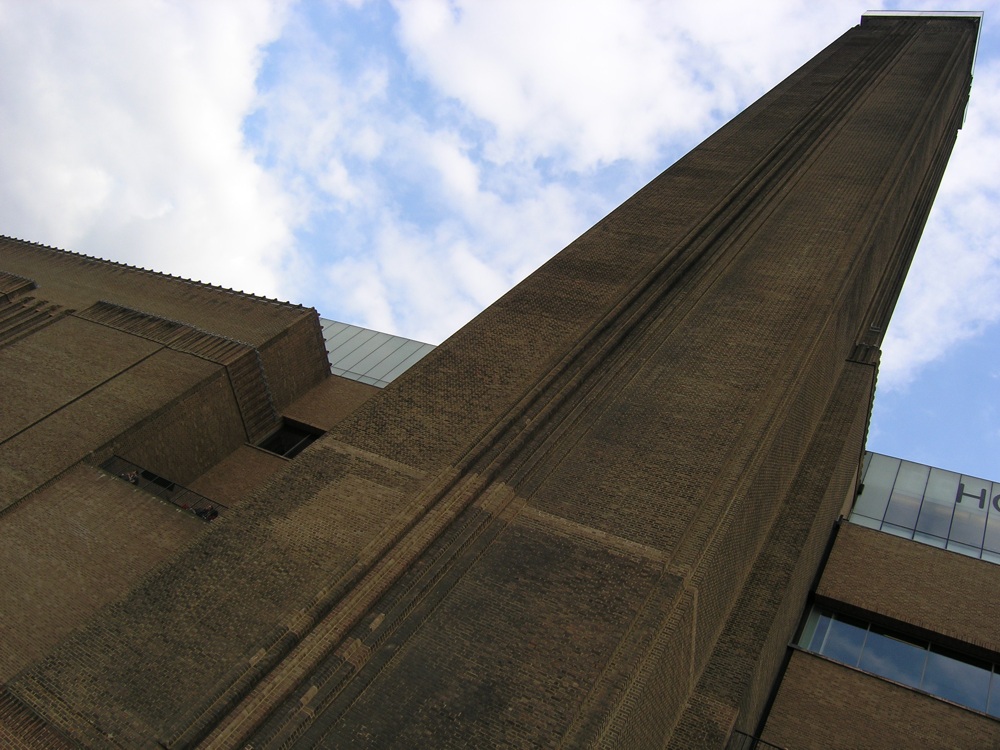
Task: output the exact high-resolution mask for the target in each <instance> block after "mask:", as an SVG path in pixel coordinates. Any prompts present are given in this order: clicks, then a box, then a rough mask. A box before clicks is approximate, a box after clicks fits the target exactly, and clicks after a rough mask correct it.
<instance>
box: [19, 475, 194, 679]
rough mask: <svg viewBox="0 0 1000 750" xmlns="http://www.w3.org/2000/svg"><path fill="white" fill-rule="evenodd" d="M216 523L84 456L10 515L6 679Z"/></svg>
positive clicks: (44, 652) (43, 653)
mask: <svg viewBox="0 0 1000 750" xmlns="http://www.w3.org/2000/svg"><path fill="white" fill-rule="evenodd" d="M205 527H206V524H205V523H204V522H203V521H200V520H198V519H197V518H195V517H194V516H192V515H191V514H189V513H183V512H181V511H179V510H177V509H176V508H174V507H173V506H172V505H169V504H167V503H164V502H163V501H161V500H158V499H156V498H154V497H153V496H151V495H149V494H147V493H145V492H142V491H141V490H138V489H136V488H135V487H133V486H132V485H130V484H128V483H127V482H124V481H121V480H119V479H116V478H113V477H111V476H109V475H107V474H105V473H103V472H101V471H99V470H97V469H95V468H92V467H89V466H85V465H77V466H75V467H73V468H72V469H70V470H69V471H68V472H66V473H65V474H64V475H62V476H61V477H59V478H58V479H57V480H56V481H54V482H53V483H51V484H49V485H48V486H47V487H46V488H45V489H44V490H42V491H41V492H38V493H36V494H35V495H34V496H33V497H32V498H31V500H30V502H27V503H24V504H22V505H20V506H18V507H17V508H16V509H15V510H14V511H13V512H11V513H9V514H7V515H6V516H4V517H3V519H2V523H0V580H2V581H3V585H2V586H0V632H2V633H3V637H2V638H0V684H3V683H5V682H7V681H8V680H10V679H11V678H12V677H13V676H14V675H15V674H16V673H17V672H18V671H20V670H21V669H23V668H24V667H26V666H28V665H29V664H32V663H33V662H35V661H37V660H39V659H41V658H42V657H43V656H45V654H47V653H48V652H49V651H50V650H51V649H52V647H53V646H55V645H56V644H57V643H58V642H59V641H60V640H62V638H64V637H65V636H66V635H68V634H69V633H70V632H72V631H73V630H74V629H75V628H77V627H79V626H80V625H82V624H83V623H84V622H86V620H87V619H88V618H89V617H91V616H92V615H93V614H94V613H95V612H97V611H98V610H99V609H100V608H101V607H102V606H104V605H106V604H108V603H109V602H112V601H114V600H115V599H117V598H118V597H120V596H123V595H124V594H125V593H127V592H128V591H129V590H130V589H131V588H132V587H133V586H134V585H135V584H136V582H137V581H138V580H139V579H141V578H142V576H143V575H145V574H146V573H147V572H148V571H150V570H152V569H153V568H154V567H156V566H157V565H158V564H160V563H161V562H163V561H164V560H167V559H171V558H172V557H174V556H175V555H176V554H177V553H179V552H180V551H181V550H183V549H184V548H185V547H186V546H187V545H188V544H189V543H190V542H191V541H192V540H194V539H196V538H197V536H198V535H199V533H201V532H203V531H204V530H205Z"/></svg>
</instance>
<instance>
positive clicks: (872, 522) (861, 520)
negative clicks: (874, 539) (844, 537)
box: [848, 513, 882, 529]
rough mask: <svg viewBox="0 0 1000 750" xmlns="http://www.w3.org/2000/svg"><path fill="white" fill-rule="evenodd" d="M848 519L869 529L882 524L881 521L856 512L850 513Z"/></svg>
mask: <svg viewBox="0 0 1000 750" xmlns="http://www.w3.org/2000/svg"><path fill="white" fill-rule="evenodd" d="M848 520H849V521H850V522H851V523H853V524H856V525H857V526H865V527H867V528H869V529H878V528H879V527H880V526H881V525H882V522H881V521H878V520H876V519H874V518H868V517H867V516H862V515H859V514H858V513H851V517H850V518H849V519H848Z"/></svg>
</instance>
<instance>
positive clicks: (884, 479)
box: [854, 453, 900, 521]
mask: <svg viewBox="0 0 1000 750" xmlns="http://www.w3.org/2000/svg"><path fill="white" fill-rule="evenodd" d="M869 455H870V456H871V460H870V461H869V462H868V467H867V470H866V471H865V474H864V480H863V482H862V484H863V485H864V490H862V492H861V494H860V495H858V497H857V499H856V500H855V502H854V512H855V513H858V514H860V515H863V516H867V517H868V518H875V519H877V520H879V521H881V520H882V517H883V516H884V515H885V508H886V505H887V504H888V503H889V495H890V493H891V492H892V485H893V482H895V481H896V472H897V471H899V464H900V461H899V459H898V458H892V457H891V456H882V455H880V454H878V453H872V454H869Z"/></svg>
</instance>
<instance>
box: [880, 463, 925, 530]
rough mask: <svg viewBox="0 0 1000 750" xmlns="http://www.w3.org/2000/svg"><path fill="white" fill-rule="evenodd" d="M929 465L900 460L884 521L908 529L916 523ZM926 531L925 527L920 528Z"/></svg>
mask: <svg viewBox="0 0 1000 750" xmlns="http://www.w3.org/2000/svg"><path fill="white" fill-rule="evenodd" d="M929 473H930V467H929V466H923V465H922V464H915V463H911V462H910V461H902V462H901V463H900V465H899V472H898V473H897V474H896V483H895V484H894V485H893V486H892V494H891V495H890V496H889V505H888V507H887V508H886V511H885V522H886V523H891V524H895V525H896V526H903V527H905V528H908V529H912V528H915V527H916V525H917V514H918V513H919V512H920V501H921V500H922V499H923V497H924V488H925V487H926V486H927V475H928V474H929ZM922 531H927V529H922Z"/></svg>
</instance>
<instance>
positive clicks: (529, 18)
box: [396, 0, 862, 170]
mask: <svg viewBox="0 0 1000 750" xmlns="http://www.w3.org/2000/svg"><path fill="white" fill-rule="evenodd" d="M854 6H856V7H857V8H861V7H862V5H861V4H860V3H843V4H840V7H839V8H838V9H837V10H836V11H831V10H827V11H822V10H819V11H818V10H817V9H816V4H815V3H808V4H807V3H805V2H772V3H759V4H755V5H753V6H747V5H746V4H745V3H738V2H728V3H727V2H721V3H712V4H705V3H704V2H671V3H662V2H654V1H652V0H619V1H617V2H613V3H611V2H603V3H602V2H595V3H579V2H575V1H574V0H553V1H552V2H545V3H538V2H534V1H532V0H507V1H506V2H503V3H496V2H483V1H479V2H477V1H475V0H467V1H466V2H454V1H449V0H419V1H418V2H399V3H397V4H396V7H397V10H398V11H399V14H400V39H401V41H402V44H403V47H404V49H405V50H406V51H407V53H408V55H409V56H410V58H411V60H412V61H413V64H414V65H415V66H416V67H417V69H418V70H420V71H421V72H422V73H423V74H424V75H426V76H427V77H428V78H429V79H430V80H431V81H432V82H433V83H434V85H435V86H436V87H438V88H439V89H440V90H441V91H442V92H444V93H445V94H446V95H448V96H451V97H453V98H455V99H456V100H458V101H460V102H461V103H462V104H463V106H465V107H467V108H468V109H469V111H471V112H472V113H474V114H475V115H476V116H477V117H480V118H482V119H483V120H485V121H487V122H489V123H490V124H491V125H493V126H494V127H495V128H496V130H497V138H496V140H495V141H494V142H493V143H491V144H490V146H491V148H490V150H489V151H488V155H489V156H490V157H491V158H492V159H494V160H496V161H509V160H513V159H515V158H527V159H535V158H540V157H546V158H552V157H558V158H560V159H562V160H564V162H565V164H566V165H567V166H568V167H570V168H572V169H576V170H581V169H590V168H593V167H595V166H598V165H601V164H607V163H610V162H613V161H615V160H618V159H634V160H647V159H651V158H655V157H656V156H657V155H658V153H659V151H660V150H661V149H662V148H663V147H664V146H667V145H676V144H678V143H680V142H685V141H690V139H691V138H692V137H696V136H699V135H704V134H705V133H706V131H707V130H708V129H710V128H711V127H713V126H714V125H717V124H720V114H721V115H722V116H723V117H724V116H725V115H728V114H731V113H732V112H733V111H734V110H735V109H736V108H738V107H740V106H742V105H745V104H746V103H748V102H749V101H750V100H752V99H753V98H755V97H756V96H757V95H758V94H759V93H761V92H762V91H764V90H766V88H768V87H769V86H770V85H771V84H773V83H774V82H775V81H776V80H777V79H779V78H780V77H781V76H782V75H784V74H787V73H788V72H790V71H791V70H792V69H793V68H794V67H795V65H797V64H799V63H801V62H804V61H805V60H806V59H807V58H808V57H810V56H811V55H812V54H814V53H815V51H816V50H817V49H818V48H819V47H820V46H822V44H825V43H828V42H829V41H831V40H830V39H829V38H828V34H829V32H828V29H830V28H841V27H845V26H846V25H850V24H851V23H857V19H858V17H859V15H860V11H857V10H856V9H855V7H854ZM817 16H823V17H824V20H823V22H820V21H819V19H817ZM840 19H844V20H840ZM777 34H780V36H781V41H782V43H781V44H776V45H770V44H768V42H769V40H770V39H773V38H774V37H775V35H777Z"/></svg>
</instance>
